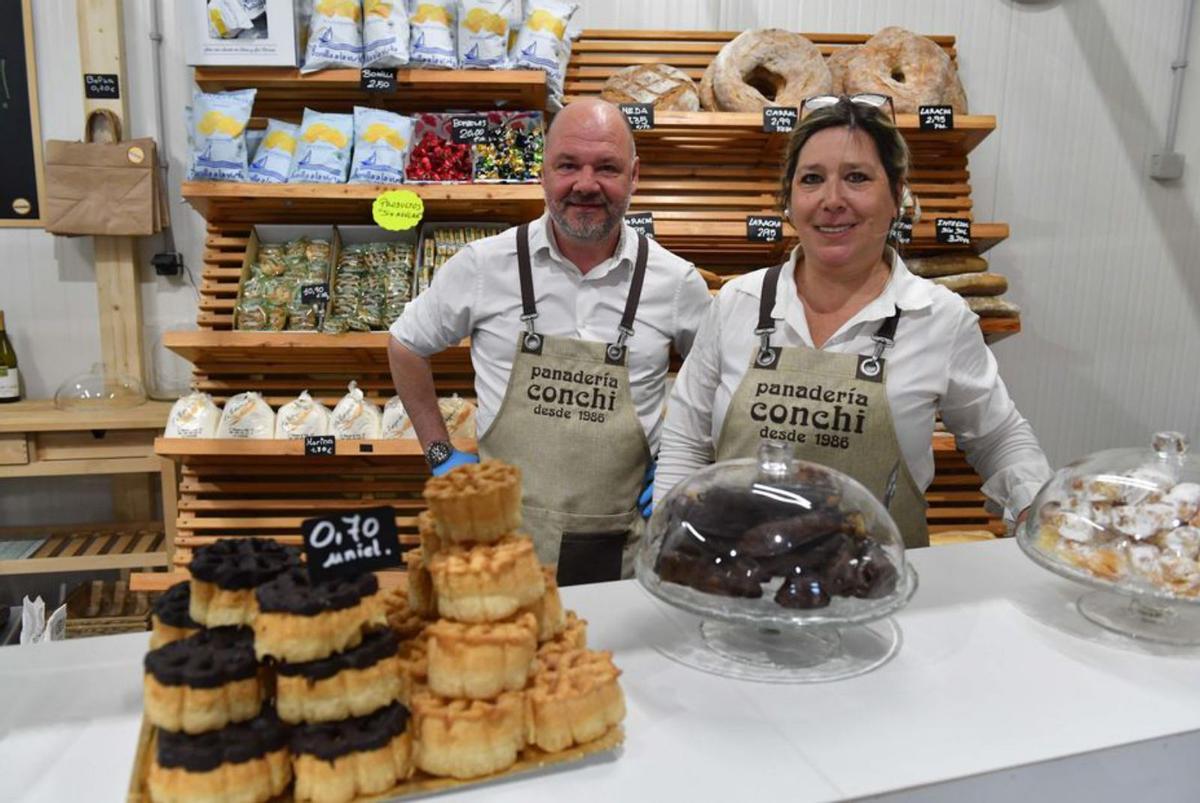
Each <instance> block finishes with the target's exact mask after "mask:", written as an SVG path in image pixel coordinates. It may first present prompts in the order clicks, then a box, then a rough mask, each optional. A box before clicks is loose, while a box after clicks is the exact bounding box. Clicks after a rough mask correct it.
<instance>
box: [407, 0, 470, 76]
mask: <svg viewBox="0 0 1200 803" xmlns="http://www.w3.org/2000/svg"><path fill="white" fill-rule="evenodd" d="M455 2H456V0H420V2H418V3H417V4H416V8H415V9H413V12H412V14H411V15H410V16H409V18H408V23H409V26H410V27H411V29H412V30H411V32H410V39H409V45H408V50H409V53H408V60H409V62H411V63H412V65H413V66H414V67H442V68H445V69H454V68H455V67H457V66H458V52H457V50H456V49H455V46H454V27H455V20H454V18H455Z"/></svg>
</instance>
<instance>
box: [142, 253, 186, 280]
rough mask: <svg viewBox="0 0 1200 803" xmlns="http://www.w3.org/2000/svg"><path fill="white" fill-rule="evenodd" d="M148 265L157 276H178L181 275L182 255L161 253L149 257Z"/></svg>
mask: <svg viewBox="0 0 1200 803" xmlns="http://www.w3.org/2000/svg"><path fill="white" fill-rule="evenodd" d="M150 264H151V265H153V266H154V272H155V273H156V274H157V275H159V276H178V275H179V274H181V273H183V254H181V253H179V252H178V251H163V252H162V253H160V254H155V255H154V256H153V257H151V259H150Z"/></svg>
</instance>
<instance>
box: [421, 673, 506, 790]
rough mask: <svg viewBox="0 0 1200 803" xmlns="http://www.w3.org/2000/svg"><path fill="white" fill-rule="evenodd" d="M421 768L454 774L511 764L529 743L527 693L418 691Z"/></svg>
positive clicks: (473, 773) (474, 773) (473, 775)
mask: <svg viewBox="0 0 1200 803" xmlns="http://www.w3.org/2000/svg"><path fill="white" fill-rule="evenodd" d="M412 713H413V723H414V733H415V737H416V740H417V750H416V765H417V768H418V769H420V770H422V771H424V772H427V773H429V774H430V775H438V776H444V777H450V778H478V777H481V776H483V775H489V774H491V773H493V772H499V771H500V770H504V769H508V768H509V767H511V766H512V765H513V764H514V763H516V760H517V755H518V754H519V753H520V751H521V749H522V748H524V747H525V728H526V720H525V695H524V694H521V693H520V692H505V693H504V694H501V695H499V696H498V697H497V698H496V699H495V700H449V699H446V698H443V697H438V696H437V695H435V694H432V693H430V692H422V693H420V694H416V695H414V696H413V700H412Z"/></svg>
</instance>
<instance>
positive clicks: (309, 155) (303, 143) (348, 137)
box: [288, 109, 354, 184]
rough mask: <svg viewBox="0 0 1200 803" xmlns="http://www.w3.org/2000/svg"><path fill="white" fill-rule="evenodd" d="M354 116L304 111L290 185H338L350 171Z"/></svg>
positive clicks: (289, 178)
mask: <svg viewBox="0 0 1200 803" xmlns="http://www.w3.org/2000/svg"><path fill="white" fill-rule="evenodd" d="M353 142H354V117H353V116H352V115H349V114H324V113H322V112H317V111H313V110H312V109H305V110H304V120H303V122H302V123H301V124H300V141H299V142H298V143H297V146H298V147H297V148H296V153H295V155H294V156H293V163H292V168H291V170H292V172H291V175H290V176H289V177H288V181H289V182H293V183H308V184H341V183H343V182H345V181H346V177H347V175H348V174H349V172H350V152H351V147H352V146H353Z"/></svg>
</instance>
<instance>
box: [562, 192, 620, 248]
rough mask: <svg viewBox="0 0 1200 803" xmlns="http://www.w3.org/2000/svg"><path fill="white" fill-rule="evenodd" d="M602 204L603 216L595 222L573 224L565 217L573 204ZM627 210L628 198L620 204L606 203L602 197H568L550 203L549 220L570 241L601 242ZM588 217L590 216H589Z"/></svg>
mask: <svg viewBox="0 0 1200 803" xmlns="http://www.w3.org/2000/svg"><path fill="white" fill-rule="evenodd" d="M597 202H599V203H603V204H604V206H603V208H602V211H603V212H604V216H603V217H602V218H601V219H600V220H597V221H595V222H590V221H589V222H581V223H573V222H572V221H571V220H570V219H569V218H568V217H567V210H568V209H569V208H570V205H571V204H573V203H597ZM627 208H629V198H625V199H624V201H623V202H622V203H620V204H610V203H608V202H607V201H606V200H605V199H604V196H603V195H599V194H597V195H592V196H583V195H574V194H572V195H568V196H567V197H566V198H564V199H563V200H561V201H553V202H551V203H550V218H551V219H552V220H553V221H554V224H555V226H557V227H558V229H559V231H561V232H562V233H563V234H565V235H567V236H568V237H570V238H571V239H572V240H586V241H595V240H603V239H604V238H605V237H607V236H608V235H609V234H611V233H612V231H613V229H615V228H616V227H617V224H619V223H620V222H621V218H622V217H623V216H624V214H625V210H626V209H627ZM589 217H590V216H589Z"/></svg>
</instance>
